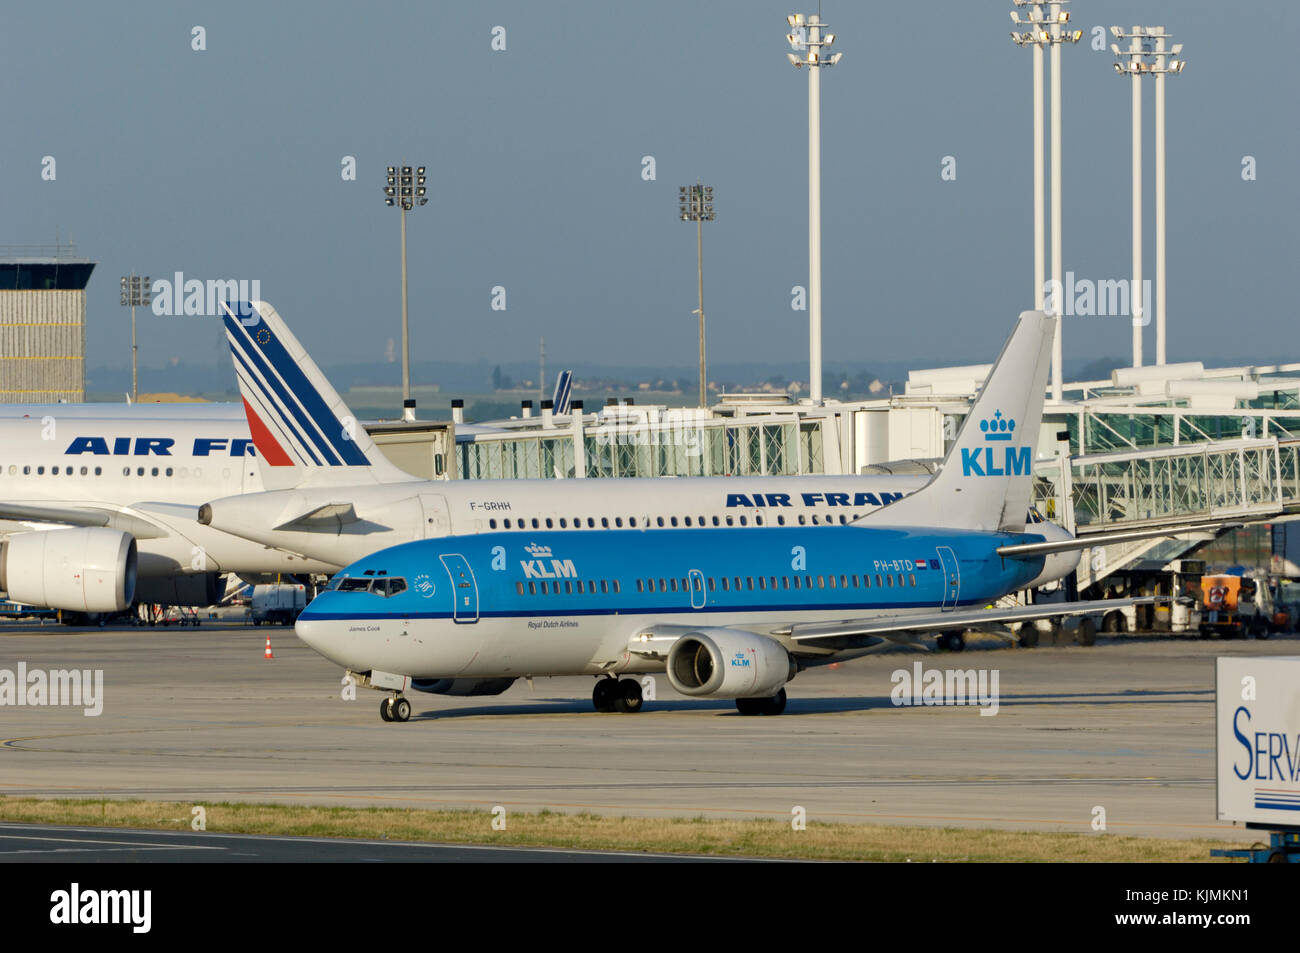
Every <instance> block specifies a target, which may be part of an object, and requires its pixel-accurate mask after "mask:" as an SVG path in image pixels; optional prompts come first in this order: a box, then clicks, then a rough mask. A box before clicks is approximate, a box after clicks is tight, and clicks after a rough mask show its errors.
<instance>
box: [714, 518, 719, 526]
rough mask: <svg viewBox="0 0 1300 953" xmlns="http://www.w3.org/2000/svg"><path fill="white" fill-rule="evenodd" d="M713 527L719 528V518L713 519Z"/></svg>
mask: <svg viewBox="0 0 1300 953" xmlns="http://www.w3.org/2000/svg"><path fill="white" fill-rule="evenodd" d="M713 525H714V526H717V525H718V518H717V517H716V516H715V517H713Z"/></svg>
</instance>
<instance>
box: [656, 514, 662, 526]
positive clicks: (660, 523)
mask: <svg viewBox="0 0 1300 953" xmlns="http://www.w3.org/2000/svg"><path fill="white" fill-rule="evenodd" d="M655 525H656V526H663V525H664V518H663V517H662V516H657V517H655Z"/></svg>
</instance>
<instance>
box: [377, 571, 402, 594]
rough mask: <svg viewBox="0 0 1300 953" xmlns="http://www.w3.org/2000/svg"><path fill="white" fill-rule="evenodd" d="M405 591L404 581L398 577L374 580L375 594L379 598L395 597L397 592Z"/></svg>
mask: <svg viewBox="0 0 1300 953" xmlns="http://www.w3.org/2000/svg"><path fill="white" fill-rule="evenodd" d="M405 591H406V580H405V579H403V578H401V577H400V576H392V577H390V578H388V579H376V580H375V592H377V593H379V594H380V595H381V596H395V595H397V594H398V593H399V592H405Z"/></svg>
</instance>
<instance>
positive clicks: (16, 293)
mask: <svg viewBox="0 0 1300 953" xmlns="http://www.w3.org/2000/svg"><path fill="white" fill-rule="evenodd" d="M94 270H95V263H94V262H93V261H89V260H88V259H86V258H82V257H80V256H79V255H77V252H76V249H75V248H73V246H72V245H71V244H67V245H17V246H14V245H10V246H0V402H3V403H7V404H47V403H48V404H52V403H57V402H59V401H64V402H69V403H81V402H82V401H84V400H85V399H86V284H87V283H88V282H89V281H90V273H91V272H92V271H94Z"/></svg>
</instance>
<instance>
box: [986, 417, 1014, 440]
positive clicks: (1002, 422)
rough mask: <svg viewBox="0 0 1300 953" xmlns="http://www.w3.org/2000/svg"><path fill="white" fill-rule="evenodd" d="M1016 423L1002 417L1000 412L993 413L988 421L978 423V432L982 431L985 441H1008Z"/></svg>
mask: <svg viewBox="0 0 1300 953" xmlns="http://www.w3.org/2000/svg"><path fill="white" fill-rule="evenodd" d="M1015 429H1016V422H1015V421H1014V420H1008V419H1007V418H1006V417H1003V416H1002V411H1000V410H999V411H995V412H994V414H993V416H992V417H990V418H989V419H988V420H981V421H980V430H982V431H984V439H985V440H1010V439H1011V437H1012V434H1013V433H1014V432H1015Z"/></svg>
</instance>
